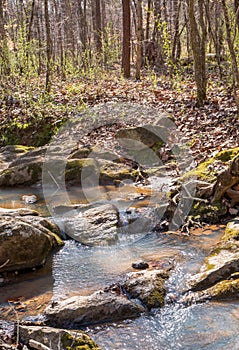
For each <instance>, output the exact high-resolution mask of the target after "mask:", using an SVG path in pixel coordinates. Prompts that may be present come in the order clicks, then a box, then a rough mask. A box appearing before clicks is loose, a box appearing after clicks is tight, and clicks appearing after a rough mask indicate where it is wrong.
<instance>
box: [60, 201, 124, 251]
mask: <svg viewBox="0 0 239 350" xmlns="http://www.w3.org/2000/svg"><path fill="white" fill-rule="evenodd" d="M118 216H119V215H118V210H117V209H116V208H115V207H114V206H113V205H111V204H105V205H101V206H98V207H95V208H90V209H86V210H81V211H79V214H78V215H75V216H73V217H69V218H67V219H66V220H65V224H64V231H65V233H66V234H67V235H68V236H70V237H72V238H74V239H75V240H77V241H78V242H81V243H83V244H86V245H107V244H112V243H115V241H116V240H117V224H118V219H119V217H118Z"/></svg>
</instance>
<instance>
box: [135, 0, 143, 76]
mask: <svg viewBox="0 0 239 350" xmlns="http://www.w3.org/2000/svg"><path fill="white" fill-rule="evenodd" d="M141 41H142V0H138V3H137V59H136V76H135V77H136V79H137V80H140V71H141V62H142V43H141Z"/></svg>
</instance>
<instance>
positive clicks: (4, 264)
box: [0, 259, 10, 269]
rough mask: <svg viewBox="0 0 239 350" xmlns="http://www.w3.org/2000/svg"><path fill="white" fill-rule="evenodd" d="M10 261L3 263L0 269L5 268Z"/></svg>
mask: <svg viewBox="0 0 239 350" xmlns="http://www.w3.org/2000/svg"><path fill="white" fill-rule="evenodd" d="M9 261H10V259H7V261H5V263H3V264H2V265H1V266H0V269H2V268H3V267H4V266H6V265H7V264H8V263H9Z"/></svg>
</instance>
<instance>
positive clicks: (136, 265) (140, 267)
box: [132, 261, 149, 270]
mask: <svg viewBox="0 0 239 350" xmlns="http://www.w3.org/2000/svg"><path fill="white" fill-rule="evenodd" d="M132 267H133V269H136V270H145V269H147V268H148V267H149V264H148V263H147V262H145V261H139V262H136V263H132Z"/></svg>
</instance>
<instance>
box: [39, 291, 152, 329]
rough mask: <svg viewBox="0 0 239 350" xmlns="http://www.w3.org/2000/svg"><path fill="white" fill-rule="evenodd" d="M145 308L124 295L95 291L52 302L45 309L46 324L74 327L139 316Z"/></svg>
mask: <svg viewBox="0 0 239 350" xmlns="http://www.w3.org/2000/svg"><path fill="white" fill-rule="evenodd" d="M144 311H145V309H144V308H143V307H142V306H140V305H138V304H137V303H134V302H133V301H130V300H128V298H127V297H126V296H124V295H118V294H116V293H110V292H102V291H99V292H95V293H93V294H91V295H89V296H74V297H71V298H69V299H66V300H63V301H59V302H54V303H52V304H51V305H49V306H48V307H47V308H46V310H45V313H44V315H45V317H46V324H47V325H50V326H53V327H63V328H74V327H79V326H84V325H89V324H96V323H101V322H113V321H118V320H124V319H127V318H134V317H137V316H140V314H141V313H142V312H144Z"/></svg>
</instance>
